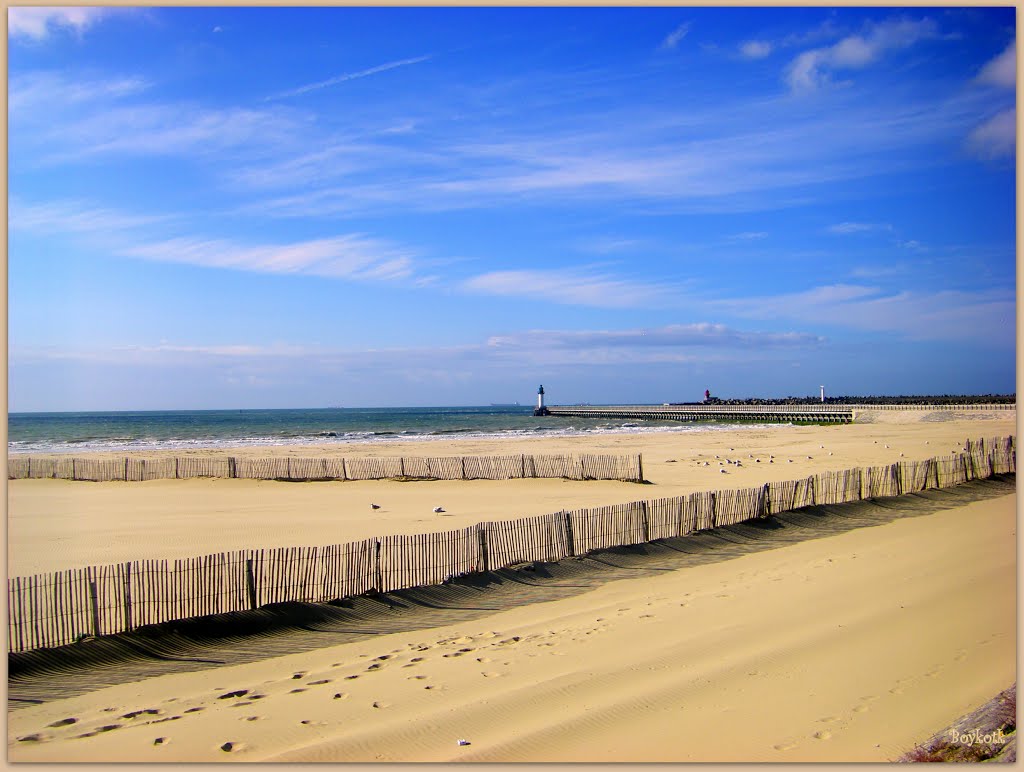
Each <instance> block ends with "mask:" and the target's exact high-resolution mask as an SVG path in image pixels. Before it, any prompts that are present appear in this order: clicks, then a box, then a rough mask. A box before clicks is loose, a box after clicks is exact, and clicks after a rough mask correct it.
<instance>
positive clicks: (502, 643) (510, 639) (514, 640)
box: [498, 635, 522, 646]
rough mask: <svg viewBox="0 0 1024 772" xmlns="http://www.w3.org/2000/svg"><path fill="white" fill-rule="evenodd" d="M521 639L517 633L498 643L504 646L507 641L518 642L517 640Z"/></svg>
mask: <svg viewBox="0 0 1024 772" xmlns="http://www.w3.org/2000/svg"><path fill="white" fill-rule="evenodd" d="M521 640H522V638H520V637H519V636H518V635H513V636H512V637H511V638H505V639H504V640H502V641H498V644H499V645H502V646H504V645H506V644H509V643H519V641H521Z"/></svg>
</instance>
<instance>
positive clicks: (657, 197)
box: [7, 7, 1016, 411]
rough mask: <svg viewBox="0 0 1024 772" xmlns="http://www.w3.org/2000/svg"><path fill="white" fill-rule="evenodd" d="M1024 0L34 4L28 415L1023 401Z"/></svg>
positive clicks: (23, 26)
mask: <svg viewBox="0 0 1024 772" xmlns="http://www.w3.org/2000/svg"><path fill="white" fill-rule="evenodd" d="M1014 28H1015V9H1014V8H990V9H981V8H973V7H972V8H918V7H911V8H905V9H897V8H862V9H857V8H837V9H824V8H754V9H751V8H745V9H739V8H710V9H708V8H695V7H677V8H645V9H622V8H619V9H615V8H604V9H601V8H575V9H574V8H562V9H557V8H306V9H292V8H184V7H182V8H138V9H131V8H97V9H90V8H67V9H60V8H10V9H9V10H8V57H9V74H8V84H7V85H8V125H9V147H8V153H9V155H8V158H9V172H8V181H9V182H8V184H9V187H8V191H9V198H8V218H9V219H8V226H9V235H8V240H9V241H8V255H9V256H8V261H9V262H8V306H9V311H8V320H9V327H8V329H9V339H8V347H9V348H8V364H9V367H8V373H9V376H8V377H9V382H8V388H9V394H8V396H9V409H10V410H12V411H36V410H119V409H121V410H139V409H178V408H181V409H187V408H194V409H201V408H225V407H227V408H230V407H238V408H246V407H316V406H327V405H345V406H391V405H409V406H417V405H472V404H487V403H488V402H511V401H520V402H523V403H528V402H530V401H531V400H532V399H533V395H534V394H535V393H536V389H537V384H538V383H544V384H545V388H546V391H547V393H548V401H549V402H551V403H556V404H557V403H563V402H565V403H568V402H578V401H585V402H591V403H595V404H597V403H622V402H663V401H683V400H693V399H699V398H700V397H702V396H703V392H704V389H705V388H709V389H710V390H711V391H712V393H713V394H716V395H719V396H723V397H747V396H786V395H809V394H817V393H818V389H819V385H821V384H824V385H825V388H826V392H827V393H831V394H851V395H852V394H856V395H865V394H911V393H916V394H921V393H928V394H941V393H1009V392H1013V391H1014V390H1015V369H1016V340H1015V336H1016V329H1015V327H1016V323H1015V307H1016V290H1015V286H1016V259H1015V254H1016V253H1015V248H1016V243H1015V242H1016V236H1015V234H1016V230H1015V228H1016V201H1015V136H1016V113H1015V109H1016V101H1015V89H1016V49H1015V37H1014V35H1015V30H1014Z"/></svg>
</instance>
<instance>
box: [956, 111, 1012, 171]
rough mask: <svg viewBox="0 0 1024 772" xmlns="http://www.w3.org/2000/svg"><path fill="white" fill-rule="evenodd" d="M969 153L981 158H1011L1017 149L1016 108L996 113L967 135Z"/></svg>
mask: <svg viewBox="0 0 1024 772" xmlns="http://www.w3.org/2000/svg"><path fill="white" fill-rule="evenodd" d="M967 149H968V151H969V152H970V153H971V155H974V156H976V157H977V158H981V159H983V160H995V159H998V158H1012V157H1013V156H1014V154H1015V153H1016V151H1017V110H1016V109H1015V108H1013V107H1011V108H1010V109H1008V110H1003V111H1002V112H999V113H996V114H995V115H993V116H992V117H991V118H989V119H988V120H987V121H985V122H984V123H982V124H981V125H980V126H978V127H977V128H975V129H974V130H973V131H972V132H971V133H970V134H969V135H968V137H967Z"/></svg>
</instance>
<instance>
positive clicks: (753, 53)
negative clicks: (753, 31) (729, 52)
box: [740, 40, 774, 59]
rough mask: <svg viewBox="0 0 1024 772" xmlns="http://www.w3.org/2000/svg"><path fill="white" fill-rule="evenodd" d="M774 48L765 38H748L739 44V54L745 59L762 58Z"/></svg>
mask: <svg viewBox="0 0 1024 772" xmlns="http://www.w3.org/2000/svg"><path fill="white" fill-rule="evenodd" d="M773 50H774V46H773V45H772V44H771V43H770V42H769V41H767V40H748V41H746V42H745V43H743V44H742V45H741V46H740V54H742V55H743V56H745V57H746V58H747V59H764V58H765V57H766V56H768V55H770V54H771V52H772V51H773Z"/></svg>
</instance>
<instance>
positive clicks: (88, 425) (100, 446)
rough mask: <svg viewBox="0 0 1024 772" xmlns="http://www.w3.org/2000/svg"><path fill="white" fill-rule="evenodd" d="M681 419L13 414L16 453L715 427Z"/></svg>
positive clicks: (339, 411) (379, 413) (481, 411)
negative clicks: (661, 420)
mask: <svg viewBox="0 0 1024 772" xmlns="http://www.w3.org/2000/svg"><path fill="white" fill-rule="evenodd" d="M716 428H722V427H721V426H714V425H710V424H699V425H698V424H683V423H679V422H660V421H658V422H655V421H650V422H648V421H626V420H619V419H598V420H595V419H580V418H557V417H554V416H547V417H544V418H535V417H534V416H533V414H532V408H531V407H527V406H507V407H506V406H501V407H497V406H496V407H433V408H423V407H417V408H412V407H398V408H322V409H313V410H298V409H296V410H168V411H139V412H108V413H11V414H10V415H9V416H8V420H7V431H8V442H7V450H8V453H12V454H13V453H83V452H90V451H93V452H98V451H118V450H125V451H140V450H172V449H178V448H196V449H199V448H205V449H210V448H214V449H215V448H228V447H240V446H255V445H301V444H310V443H318V444H332V443H339V444H343V443H366V442H385V441H394V440H424V441H427V440H431V439H451V438H453V437H467V438H468V437H488V438H501V437H508V438H514V437H518V438H522V437H524V436H526V437H531V436H535V437H543V436H554V435H566V434H570V435H571V434H579V435H585V434H594V433H608V432H616V433H619V432H652V431H657V432H666V431H671V432H692V431H713V430H714V429H716Z"/></svg>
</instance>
